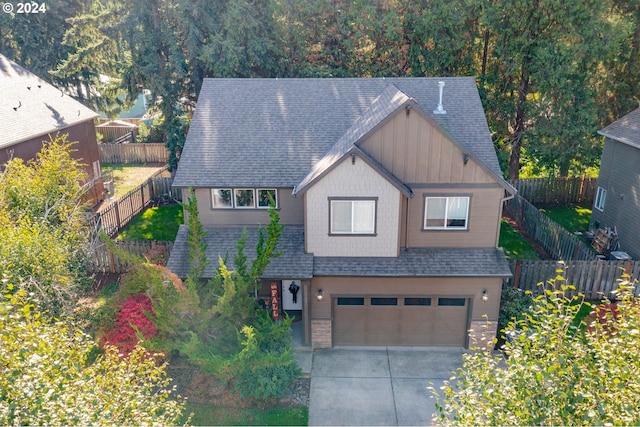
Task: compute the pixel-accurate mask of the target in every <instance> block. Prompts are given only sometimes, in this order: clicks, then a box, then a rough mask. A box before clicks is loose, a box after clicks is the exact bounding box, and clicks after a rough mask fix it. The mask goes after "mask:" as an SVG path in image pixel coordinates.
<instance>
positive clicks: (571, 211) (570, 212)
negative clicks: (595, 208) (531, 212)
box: [539, 205, 591, 232]
mask: <svg viewBox="0 0 640 427" xmlns="http://www.w3.org/2000/svg"><path fill="white" fill-rule="evenodd" d="M539 209H540V212H542V213H544V214H545V215H547V216H548V217H549V218H551V219H552V220H554V221H555V222H557V223H558V224H560V225H561V226H562V227H563V228H565V229H566V230H568V231H571V232H573V231H585V230H588V229H589V221H590V219H591V206H582V205H568V206H559V205H558V206H545V207H542V208H539Z"/></svg>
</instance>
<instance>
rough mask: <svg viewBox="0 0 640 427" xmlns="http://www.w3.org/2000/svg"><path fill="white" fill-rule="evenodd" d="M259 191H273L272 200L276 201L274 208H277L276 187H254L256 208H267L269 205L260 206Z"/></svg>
mask: <svg viewBox="0 0 640 427" xmlns="http://www.w3.org/2000/svg"><path fill="white" fill-rule="evenodd" d="M260 191H273V194H274V201H275V202H276V209H278V189H276V188H256V194H255V200H256V209H269V208H270V207H271V206H260V197H259V196H258V194H259V193H260Z"/></svg>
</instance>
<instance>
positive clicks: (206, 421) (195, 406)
mask: <svg viewBox="0 0 640 427" xmlns="http://www.w3.org/2000/svg"><path fill="white" fill-rule="evenodd" d="M185 413H186V414H187V415H188V414H189V413H193V417H192V418H191V425H194V426H306V425H308V424H309V408H307V407H306V406H299V407H295V408H265V409H259V408H243V409H239V408H225V407H220V406H214V405H211V404H202V403H192V402H187V405H186V408H185ZM185 419H186V417H185Z"/></svg>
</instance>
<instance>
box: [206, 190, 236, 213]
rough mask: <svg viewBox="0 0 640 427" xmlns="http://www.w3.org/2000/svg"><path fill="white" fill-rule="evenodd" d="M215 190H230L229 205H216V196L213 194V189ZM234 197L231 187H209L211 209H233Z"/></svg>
mask: <svg viewBox="0 0 640 427" xmlns="http://www.w3.org/2000/svg"><path fill="white" fill-rule="evenodd" d="M216 190H219V191H220V190H229V191H230V192H231V206H216V198H215V196H214V194H213V192H214V191H216ZM234 198H235V196H234V193H233V188H228V187H224V188H222V187H220V188H212V189H211V207H212V208H213V209H233V199H234Z"/></svg>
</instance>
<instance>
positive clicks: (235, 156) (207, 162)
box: [174, 77, 503, 193]
mask: <svg viewBox="0 0 640 427" xmlns="http://www.w3.org/2000/svg"><path fill="white" fill-rule="evenodd" d="M438 81H444V82H445V88H444V96H443V105H444V107H445V109H446V111H447V114H433V110H434V109H435V108H436V107H437V105H438V96H439V89H438ZM409 105H413V106H416V107H418V109H419V111H421V114H423V115H425V116H426V117H427V119H429V120H430V121H431V122H432V123H435V124H436V125H437V126H438V127H439V128H440V129H442V130H443V132H444V133H445V134H447V135H448V136H449V137H450V138H451V139H452V140H453V141H454V143H456V144H458V145H459V146H460V147H463V148H464V149H465V150H467V151H468V152H469V154H470V155H471V156H472V157H473V158H475V159H477V160H478V161H479V163H480V164H481V165H483V166H484V167H485V168H486V169H487V170H488V171H490V172H491V173H492V174H493V175H494V176H496V178H497V179H498V180H499V181H503V180H502V175H501V172H500V167H499V164H498V160H497V156H496V153H495V149H494V146H493V142H492V140H491V135H490V133H489V128H488V126H487V121H486V117H485V115H484V110H483V108H482V103H481V101H480V97H479V94H478V90H477V87H476V83H475V80H474V78H473V77H446V78H386V79H385V78H366V79H356V78H352V79H205V81H204V83H203V86H202V90H201V92H200V96H199V98H198V104H197V108H196V111H195V114H194V116H193V119H192V121H191V125H190V128H189V135H188V137H187V141H186V143H185V147H184V150H183V151H182V154H181V157H180V163H179V166H178V170H177V172H176V176H175V180H174V186H176V187H190V186H191V187H215V186H217V187H221V186H228V187H237V186H246V187H255V186H269V187H296V186H298V188H297V191H300V190H302V189H304V187H305V186H307V185H309V184H310V183H311V182H312V181H313V180H314V179H315V178H317V177H318V176H321V175H322V174H323V173H324V172H326V171H327V170H328V169H329V168H330V167H332V165H334V164H335V163H336V162H337V161H338V160H340V159H341V158H343V157H344V156H345V155H347V154H348V153H350V152H357V154H358V155H360V156H361V157H362V158H365V156H364V153H362V152H361V151H360V150H357V151H356V149H357V146H355V143H356V142H357V141H359V140H360V139H361V138H362V137H363V136H365V135H367V134H368V133H369V132H371V131H372V130H373V129H375V128H376V127H377V126H379V125H380V124H381V122H382V121H384V120H385V119H386V118H387V117H389V115H390V114H392V113H393V112H396V111H398V109H399V108H404V107H406V106H409ZM350 150H351V151H350ZM367 160H372V159H370V158H369V159H367ZM383 174H384V173H383ZM388 175H389V174H386V177H387V178H388V179H390V180H391V181H392V182H393V178H392V177H390V176H388ZM396 181H397V180H396ZM299 184H300V185H299ZM394 184H395V185H397V186H399V187H400V188H401V190H402V191H404V192H405V193H407V191H409V192H410V189H408V188H402V185H403V184H402V183H400V182H394Z"/></svg>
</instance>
